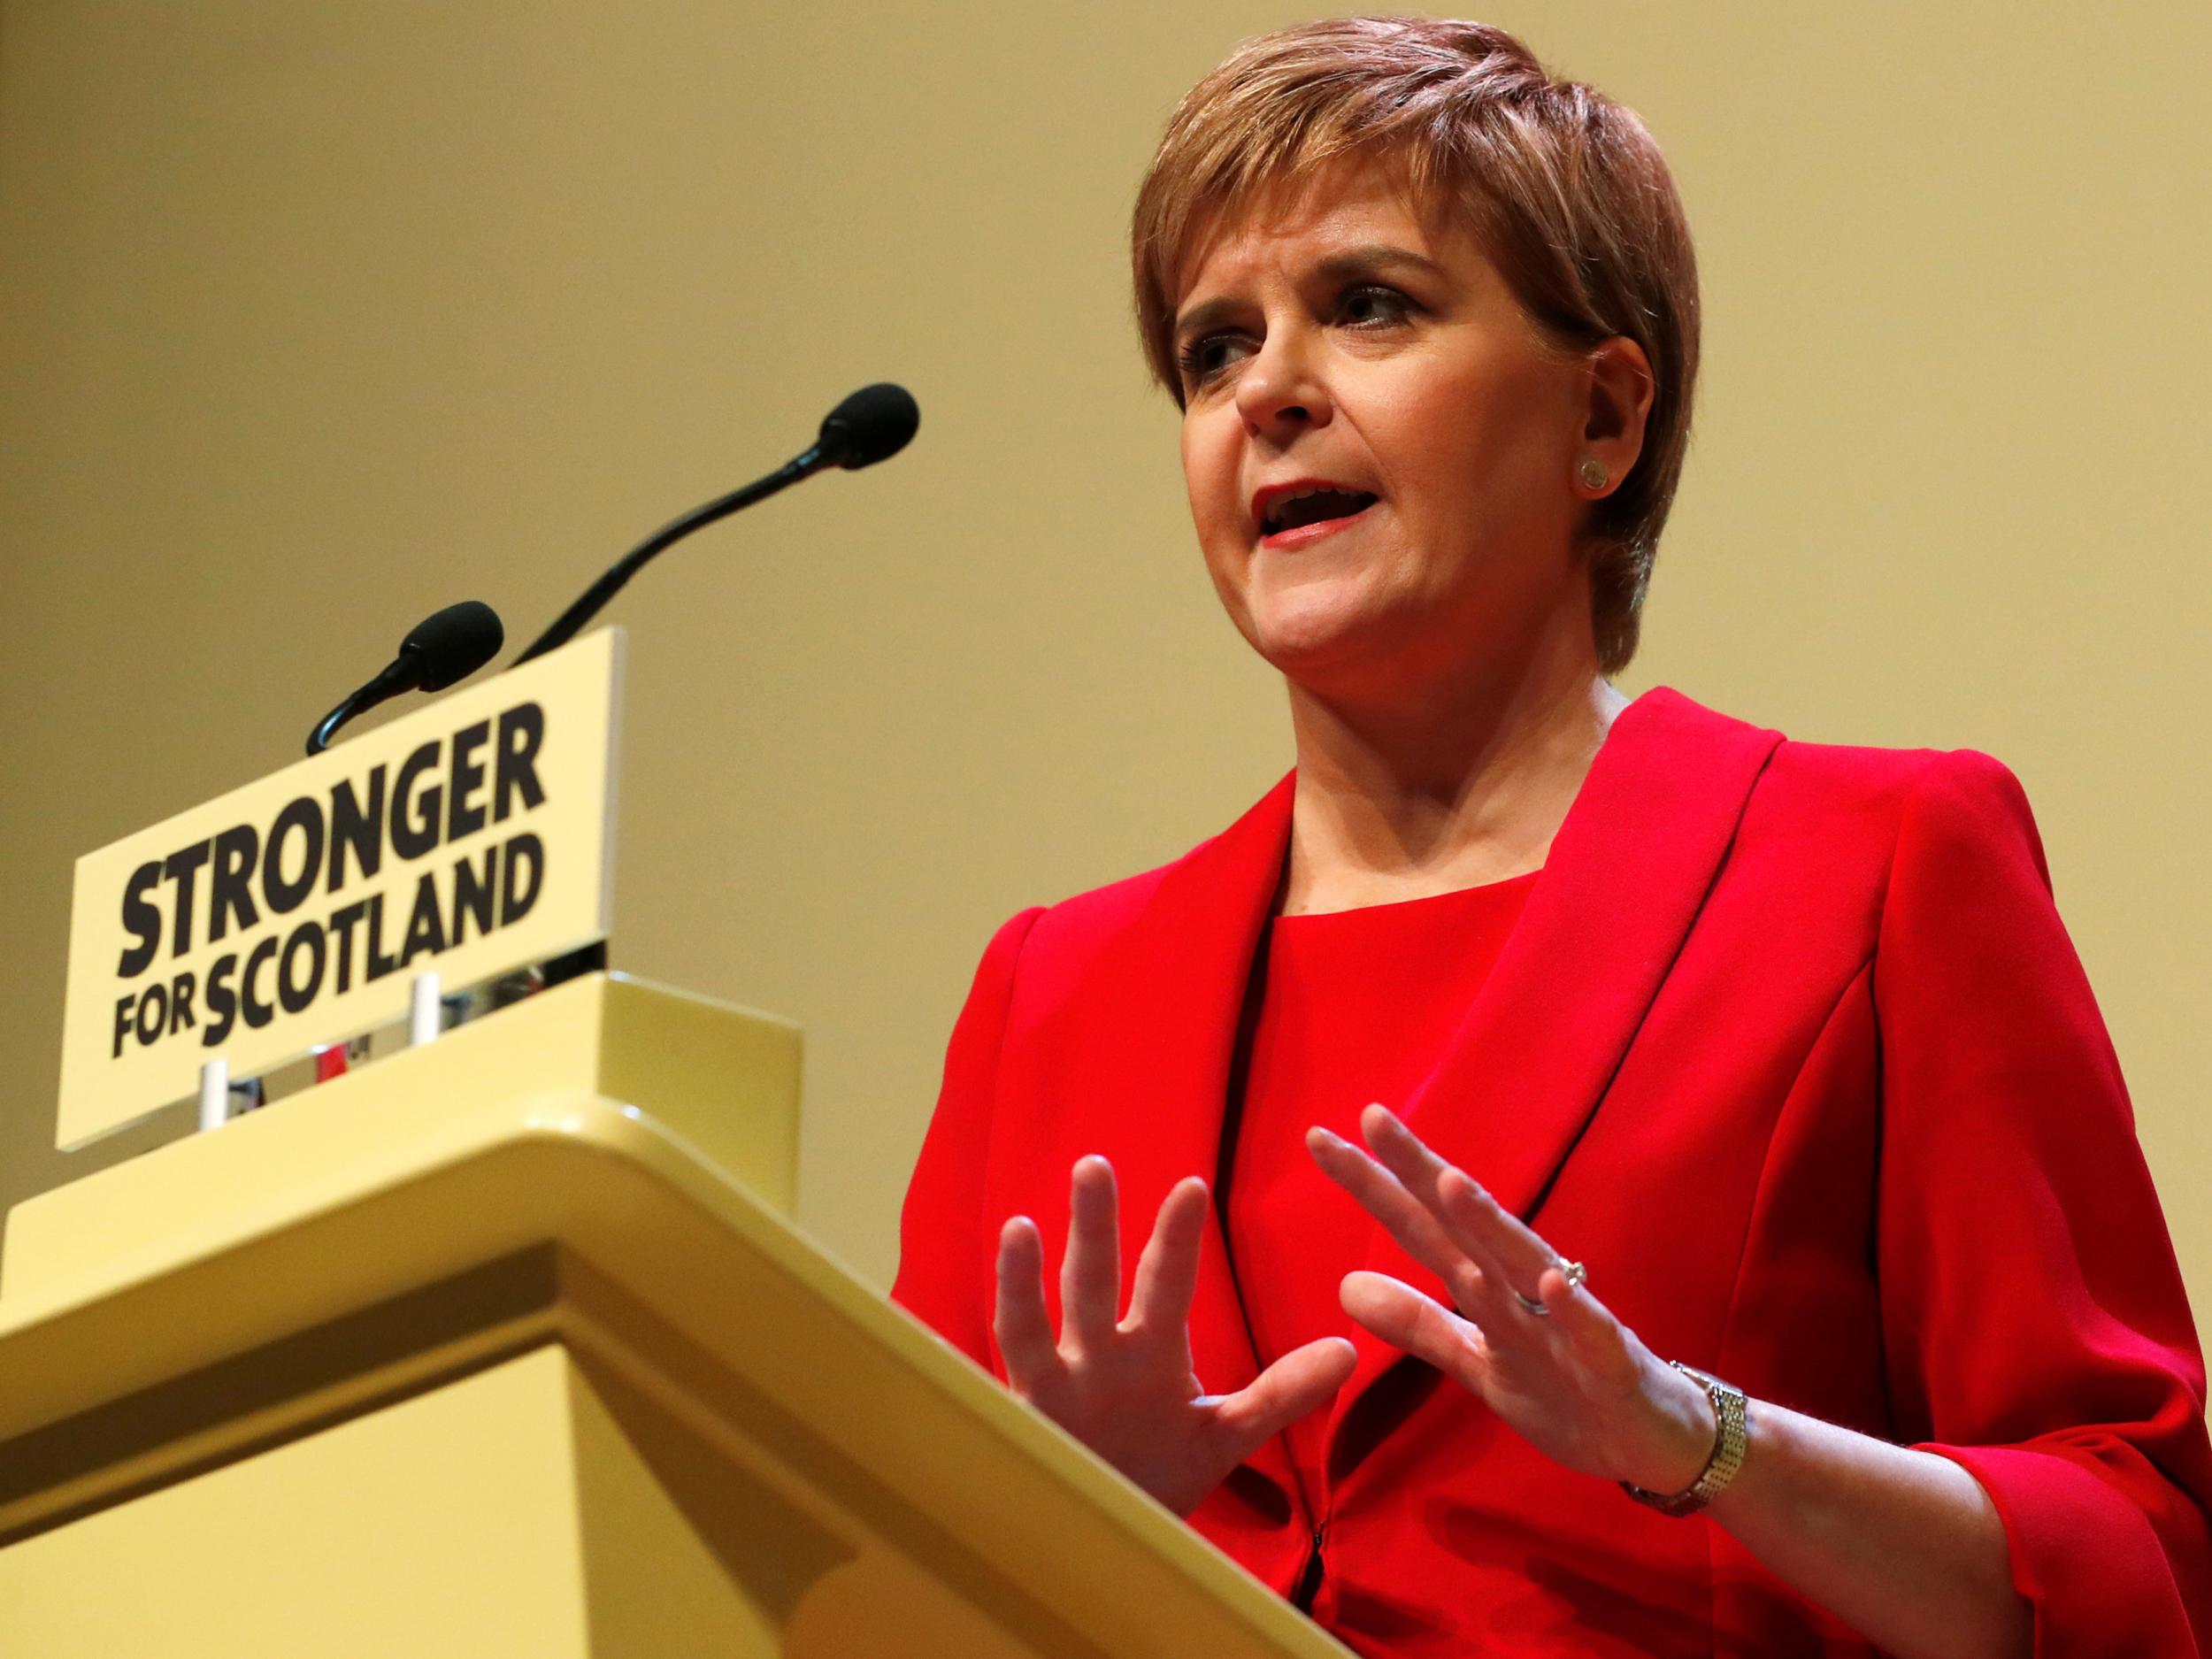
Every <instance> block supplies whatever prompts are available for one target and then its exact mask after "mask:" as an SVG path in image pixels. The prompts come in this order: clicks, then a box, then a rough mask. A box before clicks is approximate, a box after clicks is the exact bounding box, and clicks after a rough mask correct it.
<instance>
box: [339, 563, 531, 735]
mask: <svg viewBox="0 0 2212 1659" xmlns="http://www.w3.org/2000/svg"><path fill="white" fill-rule="evenodd" d="M506 642H507V631H506V629H504V628H503V627H501V626H500V625H499V612H497V611H495V610H493V609H492V608H491V607H490V606H489V605H488V604H486V603H484V602H483V601H482V600H480V599H464V600H463V601H462V602H461V603H459V604H457V605H448V606H447V607H446V608H445V609H444V610H442V611H439V612H438V613H437V614H436V615H435V616H428V617H425V618H423V619H422V620H421V621H420V622H418V623H417V624H415V626H413V627H412V628H411V629H410V630H409V631H408V634H407V637H406V638H405V639H403V640H402V641H400V642H399V654H398V655H397V656H396V657H393V658H392V661H391V664H390V665H389V666H388V667H387V668H386V669H385V670H384V672H382V673H380V674H379V675H378V676H377V677H376V678H375V679H374V680H371V681H369V683H368V684H367V685H365V686H364V687H361V688H360V689H359V690H358V691H357V692H355V693H354V694H353V695H351V696H349V697H348V698H347V699H346V700H345V701H344V702H343V703H340V704H339V705H338V706H337V707H336V708H334V709H333V710H331V711H330V712H329V713H328V714H326V715H325V716H323V718H322V719H321V721H320V722H319V724H318V725H317V726H316V727H315V729H314V730H313V731H312V732H311V733H308V737H307V752H308V753H309V754H311V755H319V754H321V753H322V752H323V750H325V749H328V748H329V747H330V740H331V738H332V737H333V736H334V735H335V734H336V733H337V730H338V728H339V727H340V726H343V725H344V724H345V723H346V722H347V721H348V720H350V719H351V718H353V717H354V716H355V715H357V714H359V713H360V712H361V711H362V710H365V709H373V708H374V707H376V705H377V704H378V703H382V702H383V701H385V700H386V699H387V698H388V697H396V696H397V695H399V694H400V693H401V692H403V691H443V690H444V689H445V688H446V687H448V686H450V685H453V684H454V683H456V682H457V681H458V680H466V679H467V678H468V677H469V676H470V675H471V674H472V673H474V672H476V671H477V670H478V669H480V668H481V667H483V665H484V664H486V663H488V662H490V661H491V660H492V658H493V657H496V656H498V655H499V648H500V647H501V646H502V645H504V644H505V643H506Z"/></svg>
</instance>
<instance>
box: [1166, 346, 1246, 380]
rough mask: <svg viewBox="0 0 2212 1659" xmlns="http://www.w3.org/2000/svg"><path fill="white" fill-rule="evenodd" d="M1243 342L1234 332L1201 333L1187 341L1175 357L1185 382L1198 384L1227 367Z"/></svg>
mask: <svg viewBox="0 0 2212 1659" xmlns="http://www.w3.org/2000/svg"><path fill="white" fill-rule="evenodd" d="M1242 344H1243V342H1242V341H1241V340H1240V338H1239V336H1237V335H1235V334H1202V335H1201V336H1199V338H1197V339H1195V340H1193V341H1190V342H1187V343H1186V344H1185V345H1184V347H1183V349H1182V350H1181V351H1179V353H1177V358H1178V361H1179V364H1180V366H1181V368H1182V371H1183V379H1184V380H1185V382H1186V383H1187V384H1189V385H1192V386H1199V385H1202V384H1204V383H1205V382H1206V381H1208V380H1211V379H1213V377H1214V376H1215V375H1217V374H1218V373H1221V371H1222V370H1223V369H1225V368H1226V367H1228V365H1229V363H1230V361H1231V359H1232V357H1233V355H1234V354H1235V353H1236V352H1237V350H1238V349H1240V347H1241V345H1242Z"/></svg>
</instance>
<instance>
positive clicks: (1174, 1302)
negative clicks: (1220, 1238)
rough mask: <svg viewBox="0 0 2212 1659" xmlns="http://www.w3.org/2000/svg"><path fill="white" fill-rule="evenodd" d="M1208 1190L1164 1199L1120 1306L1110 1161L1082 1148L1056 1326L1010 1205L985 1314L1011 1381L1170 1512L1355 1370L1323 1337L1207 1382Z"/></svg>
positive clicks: (1039, 1264)
mask: <svg viewBox="0 0 2212 1659" xmlns="http://www.w3.org/2000/svg"><path fill="white" fill-rule="evenodd" d="M1207 1202H1208V1199H1207V1196H1206V1183H1205V1182H1204V1181H1203V1180H1202V1179H1200V1178H1199V1177H1197V1176H1195V1175H1192V1176H1187V1177H1185V1178H1184V1179H1182V1180H1180V1181H1179V1182H1177V1183H1176V1185H1175V1186H1174V1187H1173V1188H1172V1189H1171V1191H1170V1192H1169V1193H1168V1195H1167V1197H1166V1198H1165V1199H1164V1200H1163V1201H1162V1202H1161V1204H1160V1211H1159V1214H1158V1216H1157V1217H1156V1218H1155V1219H1154V1221H1153V1224H1152V1237H1151V1238H1150V1240H1148V1241H1147V1243H1146V1245H1145V1247H1144V1254H1143V1255H1142V1256H1141V1257H1139V1258H1138V1262H1137V1277H1136V1284H1135V1286H1134V1288H1133V1292H1132V1294H1131V1295H1130V1299H1129V1314H1128V1317H1126V1318H1123V1317H1120V1314H1121V1243H1120V1224H1119V1215H1118V1203H1117V1201H1116V1198H1115V1192H1114V1171H1113V1166H1112V1165H1111V1164H1108V1163H1107V1162H1106V1160H1105V1159H1104V1158H1102V1157H1098V1156H1091V1157H1087V1158H1081V1159H1079V1160H1078V1161H1077V1163H1076V1165H1075V1168H1074V1171H1073V1172H1072V1173H1071V1176H1070V1178H1069V1223H1068V1248H1067V1253H1066V1255H1065V1256H1064V1258H1063V1259H1062V1261H1061V1263H1060V1311H1061V1320H1060V1333H1059V1336H1058V1338H1057V1340H1055V1338H1054V1336H1053V1332H1052V1321H1051V1318H1050V1317H1049V1316H1048V1314H1047V1312H1046V1310H1045V1298H1044V1246H1043V1241H1042V1240H1041V1238H1040V1236H1039V1234H1038V1232H1037V1224H1036V1223H1035V1222H1033V1221H1032V1220H1031V1219H1030V1218H1029V1217H1027V1216H1016V1217H1012V1218H1011V1219H1010V1220H1009V1221H1008V1222H1007V1224H1006V1225H1005V1226H1004V1227H1003V1228H1002V1230H1001V1232H1000V1233H999V1246H998V1298H997V1306H996V1308H995V1310H994V1313H993V1316H992V1328H993V1331H994V1333H995V1335H996V1337H997V1339H998V1346H999V1352H1000V1353H1001V1354H1002V1356H1004V1357H1005V1360H1006V1371H1007V1377H1008V1380H1009V1382H1010V1384H1011V1386H1012V1387H1013V1391H1014V1393H1015V1394H1017V1395H1018V1396H1019V1397H1020V1398H1021V1399H1023V1400H1025V1401H1027V1402H1029V1403H1030V1404H1031V1405H1033V1406H1034V1407H1036V1408H1037V1409H1038V1410H1040V1411H1041V1412H1043V1413H1044V1414H1045V1416H1047V1417H1050V1418H1051V1419H1052V1420H1053V1421H1054V1422H1055V1423H1057V1424H1058V1425H1060V1426H1061V1427H1062V1428H1064V1429H1065V1430H1066V1431H1067V1432H1069V1433H1071V1434H1072V1435H1074V1436H1075V1438H1076V1439H1077V1440H1081V1441H1082V1442H1083V1444H1084V1445H1086V1446H1087V1447H1089V1448H1091V1450H1093V1451H1094V1452H1096V1453H1097V1454H1098V1455H1100V1456H1101V1457H1103V1458H1104V1459H1105V1460H1106V1461H1107V1462H1108V1463H1111V1464H1112V1465H1113V1466H1114V1467H1115V1468H1116V1469H1118V1470H1119V1471H1121V1472H1122V1473H1123V1474H1125V1475H1126V1476H1127V1477H1128V1478H1129V1479H1132V1480H1133V1481H1135V1482H1136V1483H1137V1485H1139V1486H1142V1487H1143V1488H1144V1489H1145V1490H1146V1491H1147V1492H1148V1493H1150V1494H1152V1495H1153V1496H1154V1497H1155V1498H1156V1499H1158V1500H1159V1502H1162V1503H1164V1504H1165V1505H1166V1506H1167V1507H1168V1508H1169V1509H1172V1510H1173V1511H1174V1512H1175V1513H1176V1514H1178V1515H1188V1514H1189V1513H1190V1512H1191V1511H1192V1510H1193V1509H1196V1508H1197V1507H1198V1505H1199V1503H1200V1502H1201V1501H1202V1500H1203V1499H1204V1497H1205V1496H1206V1494H1208V1493H1210V1492H1211V1491H1212V1490H1213V1489H1214V1488H1215V1487H1216V1486H1218V1485H1220V1484H1221V1481H1222V1479H1224V1478H1225V1476H1226V1475H1227V1474H1228V1473H1229V1471H1232V1470H1233V1469H1234V1468H1236V1466H1237V1465H1238V1464H1239V1463H1242V1462H1243V1461H1244V1460H1245V1459H1246V1458H1247V1457H1248V1456H1250V1455H1252V1453H1253V1452H1254V1450H1256V1448H1259V1447H1260V1446H1262V1445H1263V1444H1264V1443H1265V1442H1266V1441H1267V1440H1269V1439H1271V1437H1273V1436H1274V1435H1276V1434H1278V1433H1279V1432H1281V1431H1282V1430H1283V1428H1284V1427H1285V1426H1286V1425H1289V1424H1292V1423H1294V1422H1296V1421H1297V1420H1298V1419H1299V1418H1301V1417H1304V1416H1305V1415H1306V1414H1307V1413H1308V1412H1309V1411H1312V1410H1315V1409H1317V1408H1319V1407H1321V1406H1323V1405H1325V1404H1327V1403H1328V1402H1329V1400H1330V1399H1331V1398H1332V1397H1333V1395H1334V1394H1335V1393H1336V1391H1337V1390H1338V1389H1339V1388H1340V1387H1342V1386H1344V1382H1345V1380H1346V1379H1348V1377H1350V1376H1351V1374H1352V1364H1353V1348H1352V1345H1351V1344H1350V1343H1349V1342H1348V1341H1346V1340H1344V1339H1343V1338H1341V1337H1325V1338H1323V1339H1322V1340H1319V1341H1316V1342H1309V1343H1307V1344H1306V1345H1305V1346H1304V1347H1303V1348H1294V1349H1293V1350H1292V1351H1291V1352H1290V1353H1288V1354H1286V1355H1284V1356H1282V1357H1281V1358H1280V1359H1279V1360H1277V1361H1276V1362H1275V1363H1273V1364H1272V1365H1270V1366H1269V1367H1268V1368H1267V1369H1266V1370H1265V1371H1262V1372H1261V1373H1260V1374H1259V1376H1258V1377H1256V1379H1253V1381H1252V1384H1251V1386H1249V1387H1247V1388H1242V1389H1240V1390H1239V1391H1238V1392H1237V1393H1235V1394H1218V1395H1216V1394H1207V1393H1205V1392H1204V1390H1203V1389H1202V1387H1201V1386H1200V1383H1199V1379H1198V1377H1197V1375H1196V1374H1195V1373H1194V1371H1192V1369H1191V1352H1190V1309H1191V1296H1192V1294H1193V1292H1194V1289H1195V1287H1196V1286H1197V1283H1198V1248H1199V1240H1200V1238H1201V1237H1202V1234H1203V1233H1204V1230H1205V1224H1206V1205H1207Z"/></svg>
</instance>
